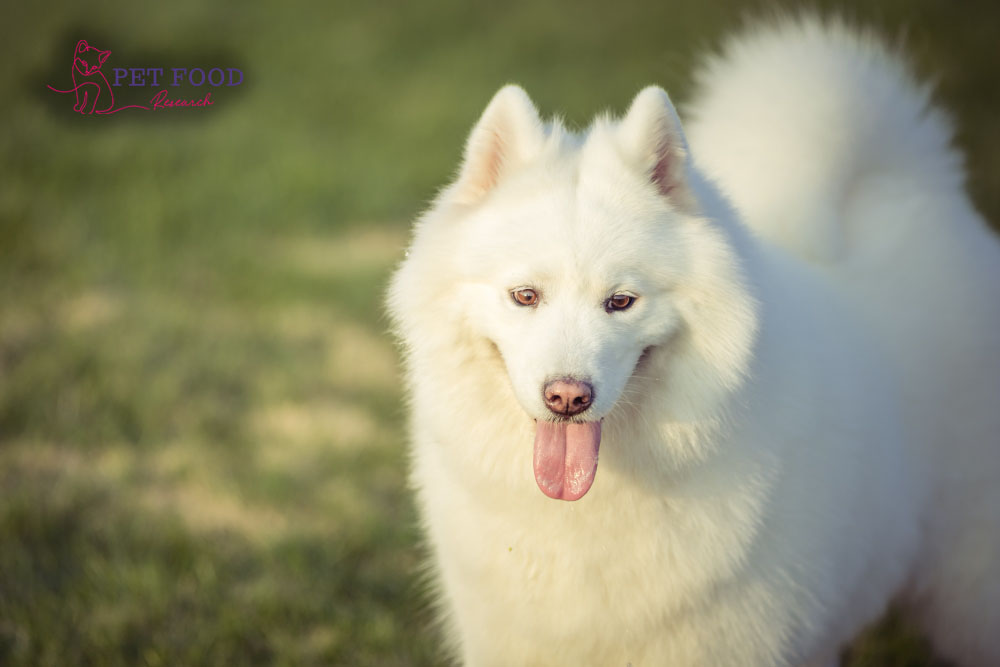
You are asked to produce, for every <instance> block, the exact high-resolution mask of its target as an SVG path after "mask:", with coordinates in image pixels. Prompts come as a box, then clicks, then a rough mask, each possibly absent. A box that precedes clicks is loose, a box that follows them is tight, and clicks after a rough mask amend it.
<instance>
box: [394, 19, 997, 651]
mask: <svg viewBox="0 0 1000 667" xmlns="http://www.w3.org/2000/svg"><path fill="white" fill-rule="evenodd" d="M700 84H701V85H700V93H699V94H698V95H697V97H696V100H695V103H694V104H693V106H692V109H691V115H690V119H691V122H690V126H689V128H688V129H689V134H688V136H689V137H690V142H689V140H688V139H687V138H685V134H684V133H683V132H682V129H681V125H680V123H679V121H678V117H677V115H676V113H675V111H674V108H673V106H672V105H671V103H670V100H669V99H668V97H667V95H666V94H665V93H664V92H663V91H662V90H660V89H659V88H655V87H650V88H647V89H645V90H643V91H642V92H641V93H639V95H638V96H637V97H636V98H635V100H634V101H633V103H632V105H631V108H630V109H629V110H628V112H627V114H626V115H625V116H624V118H622V119H621V120H619V121H616V120H611V119H608V118H598V119H597V120H596V121H594V123H593V125H592V126H591V127H590V129H589V130H588V131H587V132H586V133H585V134H582V135H576V134H572V133H570V132H568V131H567V130H565V129H564V128H563V127H562V126H561V125H560V124H559V123H558V122H553V123H544V122H542V121H541V120H540V119H539V117H538V114H537V112H536V110H535V108H534V106H533V105H532V103H531V101H530V100H529V99H528V97H527V95H526V94H525V93H524V91H522V90H521V89H520V88H517V87H515V86H508V87H506V88H504V89H502V90H501V91H500V92H499V93H497V95H496V97H495V98H494V99H493V101H492V102H491V103H490V104H489V106H488V107H487V109H486V111H485V113H484V114H483V116H482V118H481V120H480V121H479V123H478V124H477V125H476V127H475V128H474V129H473V131H472V134H471V136H470V137H469V141H468V145H467V147H466V153H465V160H464V163H463V166H462V169H461V172H460V174H459V176H458V178H457V180H456V181H455V182H454V183H453V184H452V185H450V186H449V187H447V188H446V189H445V190H444V191H443V192H442V193H441V194H440V196H439V197H438V199H437V200H436V202H435V203H434V205H433V207H432V208H431V210H430V211H429V212H427V213H426V214H425V215H424V216H423V217H422V218H421V219H420V221H419V222H418V223H417V225H416V229H415V232H414V238H413V242H412V245H411V247H410V251H409V253H408V257H407V259H406V260H405V261H404V262H403V263H402V266H401V267H400V268H399V270H398V271H397V272H396V274H395V276H394V279H393V282H392V286H391V290H390V296H389V304H390V305H389V307H390V311H391V314H392V317H393V320H394V323H395V326H396V331H397V332H398V335H399V337H400V338H401V339H402V342H403V345H404V348H405V354H406V368H407V378H408V382H409V391H410V402H411V407H412V419H411V427H412V436H413V457H412V481H413V484H414V486H415V488H416V492H417V495H418V503H419V507H420V510H421V512H422V517H423V520H424V523H425V528H426V533H427V536H428V539H429V543H430V547H431V550H432V556H433V558H432V572H433V575H434V579H435V583H436V585H437V591H436V592H437V596H438V599H439V602H440V609H441V618H442V619H443V621H444V624H445V634H446V636H447V638H448V639H449V640H450V644H451V649H452V651H453V655H454V656H455V657H456V658H457V659H460V660H461V661H462V662H463V663H465V664H469V665H620V666H622V667H624V666H625V665H627V664H632V665H635V666H636V667H639V666H647V665H712V666H719V665H768V666H770V665H800V664H817V665H833V664H837V660H838V653H839V650H840V648H841V647H842V645H843V644H844V643H845V642H848V641H849V640H850V639H851V638H852V637H853V636H854V635H855V634H856V633H857V632H858V631H859V630H860V629H861V628H862V627H864V626H865V625H866V624H868V623H870V622H872V621H874V620H876V619H877V618H878V617H879V615H880V614H882V613H883V612H884V611H885V609H886V607H887V605H888V604H889V602H890V601H892V600H899V601H900V602H901V603H903V604H904V605H906V606H907V607H908V608H909V609H911V610H913V612H914V615H915V618H916V619H917V620H918V621H919V622H920V623H922V627H923V628H925V629H926V630H927V632H928V633H929V634H930V635H931V637H932V639H933V640H934V641H935V643H936V646H937V650H938V651H939V652H940V653H941V654H942V655H944V656H946V657H949V658H951V659H953V660H956V661H958V662H960V663H961V664H965V665H998V664H1000V576H997V573H996V572H995V567H996V564H997V563H998V562H1000V244H998V243H997V240H996V237H995V236H994V235H993V234H992V233H991V232H990V231H989V230H988V229H986V228H985V226H984V225H983V223H982V221H981V219H980V218H979V216H978V215H977V214H976V213H975V211H974V210H973V209H972V207H971V205H970V203H969V201H968V198H967V197H966V195H965V194H964V192H963V184H962V171H961V166H960V163H961V160H960V158H959V156H958V155H956V153H955V152H954V151H953V150H952V149H951V148H950V147H949V142H950V131H949V127H948V123H947V122H946V121H945V119H944V118H943V117H942V116H941V115H940V114H939V113H938V112H936V111H933V110H930V109H929V108H928V95H927V92H926V91H925V90H924V89H923V88H922V87H920V86H918V85H917V84H915V83H914V81H913V80H912V79H911V77H910V75H909V74H908V73H907V72H906V70H905V69H904V67H903V66H902V65H901V64H900V63H899V62H898V61H897V60H896V59H895V58H893V57H891V55H890V54H889V53H887V51H886V50H885V49H884V48H883V47H881V46H880V45H879V44H878V43H877V42H876V41H874V40H873V39H871V38H870V37H867V36H863V35H858V34H856V33H853V32H851V31H849V30H848V29H846V28H844V27H843V26H841V25H839V24H824V23H822V22H821V21H818V20H815V19H803V20H797V21H786V22H784V23H781V24H779V25H778V26H776V27H770V28H759V29H757V30H756V31H753V32H751V33H749V34H747V35H745V36H743V37H742V38H740V39H738V40H736V41H733V42H731V43H730V44H729V45H728V47H727V48H725V49H724V50H723V53H722V55H721V56H718V57H716V58H715V59H712V60H710V62H709V63H708V64H707V66H706V67H705V68H704V69H703V71H702V72H701V76H700ZM689 144H690V147H689ZM598 451H600V466H598ZM568 500H572V501H575V502H563V501H568Z"/></svg>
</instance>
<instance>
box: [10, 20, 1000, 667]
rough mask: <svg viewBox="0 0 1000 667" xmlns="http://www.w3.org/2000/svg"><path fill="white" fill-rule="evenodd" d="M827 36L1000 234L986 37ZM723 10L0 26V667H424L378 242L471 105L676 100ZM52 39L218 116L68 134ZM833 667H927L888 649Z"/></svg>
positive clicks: (449, 162) (383, 244)
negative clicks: (924, 112) (859, 57)
mask: <svg viewBox="0 0 1000 667" xmlns="http://www.w3.org/2000/svg"><path fill="white" fill-rule="evenodd" d="M850 4H851V5H852V7H853V8H852V9H850V10H849V15H850V16H854V17H856V18H859V19H863V20H864V21H865V22H866V23H871V24H874V25H876V26H879V27H882V28H883V29H885V30H887V31H888V32H889V33H890V34H893V35H895V34H898V33H899V32H900V30H901V27H906V28H907V29H908V30H907V32H908V37H907V39H908V43H909V45H910V47H911V48H912V51H913V53H914V56H915V58H916V62H917V64H918V67H919V68H920V70H921V72H923V73H924V74H927V75H931V76H934V77H936V78H937V79H938V80H939V81H940V86H939V97H940V99H941V100H942V101H944V102H945V103H946V104H947V105H948V106H949V108H950V109H952V110H953V111H954V112H955V114H956V116H957V118H958V120H959V128H960V131H959V135H958V138H959V142H960V144H961V145H962V146H963V147H964V148H965V149H966V150H967V151H968V152H969V155H970V159H969V164H970V166H971V169H972V174H973V176H972V178H971V181H970V185H971V188H972V191H973V193H974V195H975V198H976V201H977V203H978V204H979V205H980V207H981V208H983V209H984V210H985V211H986V212H987V213H990V214H992V215H993V217H994V219H998V218H1000V215H997V214H998V213H1000V163H998V161H1000V127H998V126H997V124H996V123H995V122H993V119H994V118H995V117H996V115H997V113H998V108H1000V93H998V88H997V86H996V85H995V81H994V79H995V71H996V64H997V62H996V61H997V58H996V55H995V40H994V36H993V33H992V30H993V26H994V25H995V24H996V13H997V10H996V9H994V7H993V5H991V4H986V3H981V6H980V7H979V8H978V9H979V11H978V13H977V12H976V11H975V8H974V7H973V5H971V4H967V5H965V7H966V9H964V10H963V13H961V15H959V13H958V12H955V10H954V8H953V7H950V6H947V5H945V4H942V3H938V2H933V1H932V0H911V1H906V2H904V1H903V0H894V1H892V2H885V3H879V4H878V6H875V7H872V6H870V5H869V3H862V2H860V0H859V1H857V2H852V3H850ZM755 5H756V7H757V8H758V9H761V8H763V9H768V10H769V9H770V8H773V7H774V3H770V2H767V3H764V2H761V3H749V4H748V3H740V2H735V1H732V0H726V1H723V2H717V3H693V2H691V3H659V4H656V5H654V4H652V3H638V2H629V3H625V4H616V5H614V6H612V4H611V3H602V2H596V1H595V0H588V1H586V2H583V3H578V4H576V5H575V8H574V9H573V10H572V11H569V12H567V11H566V10H559V9H557V8H555V6H553V5H549V4H546V3H528V2H515V3H508V4H501V3H495V4H493V5H478V4H475V3H465V2H458V0H437V1H435V2H433V3H403V2H395V3H368V4H364V3H320V2H315V3H303V4H300V5H297V6H289V7H287V8H284V9H281V10H278V9H275V8H272V7H271V6H270V5H267V4H264V3H236V2H233V3H227V4H225V5H223V4H219V5H216V6H214V7H212V8H209V7H207V6H206V5H205V4H204V3H196V2H191V1H185V2H180V3H169V4H160V5H150V4H148V3H146V4H141V5H137V4H134V3H131V4H130V3H124V2H90V3H86V5H85V6H81V5H79V4H78V3H70V2H67V1H64V2H57V3H49V4H46V5H45V6H42V5H41V4H37V3H36V4H34V5H32V4H28V3H22V4H21V5H18V6H16V7H10V8H6V9H5V12H4V39H3V42H2V44H0V56H2V62H3V63H4V64H3V66H2V68H0V82H2V83H3V89H4V91H5V93H4V95H2V96H0V118H2V120H3V128H4V130H3V131H2V132H0V484H2V486H0V490H2V492H0V663H3V664H11V665H67V664H81V665H105V664H107V665H116V664H122V665H136V664H148V665H160V664H162V665H181V664H183V665H199V664H344V665H427V664H436V663H437V662H439V656H438V654H437V653H436V647H437V646H438V640H437V639H436V638H435V637H434V636H433V635H432V634H430V633H428V631H427V623H428V620H429V619H428V616H427V612H426V609H425V607H426V600H425V599H424V598H423V596H422V594H421V591H420V590H419V587H418V586H417V584H416V577H415V569H416V568H417V564H418V562H419V550H418V546H417V545H418V540H419V535H418V531H417V528H416V525H415V515H414V510H413V507H412V501H411V498H410V495H409V493H408V492H407V490H406V488H405V482H404V471H405V461H406V454H405V447H404V444H403V443H404V432H403V414H402V410H401V407H400V396H399V393H398V384H397V371H396V365H395V355H394V352H393V348H392V345H391V342H390V340H389V339H388V338H387V336H386V335H385V327H386V324H385V322H384V321H383V319H382V316H381V314H380V313H381V311H380V301H381V298H382V297H381V294H382V291H383V289H384V283H385V280H386V277H387V275H388V271H389V270H390V268H391V266H392V264H393V263H394V262H395V261H396V260H397V259H398V258H399V257H400V255H401V252H402V247H403V244H404V243H405V234H406V233H405V229H406V224H407V220H409V219H410V218H412V216H413V215H414V214H415V213H416V212H417V211H418V210H419V209H421V208H422V206H423V205H424V202H426V201H427V200H428V199H429V198H430V197H431V196H432V194H433V192H434V190H435V188H437V187H438V186H440V185H441V184H442V183H443V181H444V180H445V179H446V178H447V177H448V176H449V175H450V174H451V173H452V170H453V169H454V167H455V162H456V160H457V157H458V155H459V153H460V149H461V143H462V140H463V138H464V134H465V132H466V131H467V130H468V128H469V127H470V126H471V124H472V122H473V121H474V119H475V117H476V115H477V114H478V113H479V111H480V110H481V108H482V107H483V105H484V104H485V102H486V101H487V100H488V98H489V96H490V95H491V94H492V92H493V91H494V90H495V89H496V88H498V87H499V86H500V85H502V84H503V83H506V82H508V81H518V82H520V83H522V84H524V85H525V86H526V87H527V88H528V90H529V92H531V94H532V95H533V96H534V98H535V99H536V101H537V102H538V103H539V105H540V107H541V108H542V109H543V110H544V111H546V112H556V111H558V112H560V113H562V114H564V115H565V117H566V118H567V119H568V120H569V122H570V123H571V124H575V125H581V124H583V123H585V122H586V120H587V119H588V118H589V117H590V116H591V115H593V114H594V113H595V112H597V111H600V110H603V109H606V108H610V109H612V110H621V109H622V108H623V107H624V105H625V104H626V103H627V101H628V100H629V99H630V97H631V96H632V95H633V94H634V93H635V92H636V91H637V90H639V88H640V87H641V86H642V85H644V84H646V83H649V82H653V81H656V82H659V83H661V84H663V85H665V86H666V87H668V88H669V89H670V90H671V91H673V92H675V93H677V96H679V97H680V98H683V95H684V91H685V90H686V85H687V81H688V74H689V72H690V68H691V65H692V63H693V62H694V57H695V55H696V53H697V50H698V49H700V48H703V47H706V46H709V45H711V44H712V43H714V42H715V40H716V39H717V38H718V37H719V35H720V34H722V32H724V31H725V30H726V29H730V28H732V27H734V26H736V25H737V24H738V23H739V22H740V19H741V17H742V16H743V15H744V14H745V13H747V12H748V11H750V10H752V9H753V7H754V6H755ZM987 12H989V13H987ZM80 38H86V39H88V40H89V41H91V42H92V43H93V44H95V45H96V46H100V47H102V48H109V49H111V50H112V51H113V55H112V56H111V58H112V59H111V61H110V63H111V65H113V66H133V65H145V66H154V65H163V66H166V67H170V66H174V65H187V66H191V65H199V64H201V65H205V64H208V63H212V64H215V63H221V64H225V65H230V64H231V65H233V66H239V67H241V68H242V69H243V71H244V72H245V76H246V79H245V84H244V86H242V87H241V88H240V89H238V90H232V91H221V92H219V94H218V96H217V106H216V107H215V108H213V109H212V110H211V113H199V112H198V110H187V111H185V110H177V111H170V112H162V113H159V112H158V115H154V114H149V115H143V113H144V112H136V113H133V114H132V115H129V113H130V112H123V113H122V114H118V115H115V116H112V117H103V118H95V117H79V116H77V115H75V114H73V113H72V112H71V111H70V110H69V107H70V106H71V101H70V96H58V95H56V94H55V93H52V92H50V91H48V90H47V89H45V84H52V85H54V86H56V87H68V86H69V62H70V56H71V53H72V49H73V46H74V45H75V42H76V40H78V39H80ZM126 97H127V95H126V94H125V93H122V98H123V99H125V98H126ZM151 116H152V117H151ZM849 660H850V664H851V665H854V666H855V667H857V666H860V665H930V664H933V663H932V658H931V657H929V653H928V650H927V648H926V646H925V645H924V644H923V643H922V641H921V640H920V638H919V637H917V636H915V635H913V634H912V632H911V631H910V630H908V629H907V628H906V627H905V626H902V625H901V624H900V622H899V621H898V619H896V618H889V619H888V620H887V621H886V623H885V624H884V625H883V627H882V628H880V629H878V630H876V631H874V632H873V633H870V634H869V635H867V636H866V637H865V638H864V639H862V640H861V641H860V642H859V643H858V644H857V646H856V647H855V648H854V649H853V650H852V651H851V654H850V657H849Z"/></svg>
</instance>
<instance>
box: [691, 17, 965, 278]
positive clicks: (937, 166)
mask: <svg viewBox="0 0 1000 667" xmlns="http://www.w3.org/2000/svg"><path fill="white" fill-rule="evenodd" d="M696 81H697V84H698V85H697V86H696V89H697V92H696V94H695V96H694V99H693V101H692V103H691V104H690V105H689V106H688V109H687V111H688V114H687V116H688V118H689V119H690V120H689V124H688V125H689V126H688V131H689V136H690V138H691V144H692V149H693V152H694V157H695V158H696V160H697V161H698V163H699V164H700V165H701V166H702V167H703V168H705V169H706V171H707V172H708V173H709V174H710V175H713V176H714V177H715V178H717V179H718V180H719V182H720V184H721V185H722V187H723V189H724V190H725V191H726V192H727V194H728V195H729V196H730V197H731V198H732V199H733V201H734V203H735V204H736V206H737V208H739V209H740V210H741V212H742V213H743V215H744V217H745V219H746V222H747V223H748V224H749V225H750V226H752V227H753V228H755V229H756V230H757V231H758V232H759V233H760V234H762V235H763V236H764V237H766V238H768V239H769V240H771V241H773V242H774V243H776V244H777V245H779V246H782V247H785V248H786V249H788V250H790V251H792V252H793V253H795V254H797V255H798V256H800V257H801V258H803V259H806V260H807V261H812V262H819V263H829V262H835V261H837V260H838V259H841V258H843V257H844V256H845V254H849V253H851V252H853V250H854V248H855V246H854V244H855V243H856V242H857V241H859V240H860V241H862V242H863V241H865V240H866V238H867V237H868V236H869V235H870V234H875V235H880V234H884V233H890V232H889V230H885V229H855V227H856V226H857V225H859V224H861V223H859V222H858V221H857V220H856V218H857V217H858V210H857V206H856V205H857V204H858V202H859V201H861V200H863V199H864V198H865V196H866V194H867V188H869V186H872V185H874V186H875V187H878V186H879V185H885V186H886V187H895V188H913V189H916V190H924V191H926V189H927V188H930V189H932V190H935V191H942V189H943V190H950V191H952V192H961V187H962V181H963V177H962V169H961V164H960V160H959V158H958V156H957V154H956V153H954V152H953V151H952V150H951V149H950V147H949V146H950V142H951V128H950V124H949V122H948V120H947V119H946V118H945V117H944V115H943V114H941V113H940V112H939V111H937V110H935V109H933V108H931V106H930V94H929V89H928V87H927V86H925V85H920V84H918V83H917V82H916V81H915V79H914V78H913V76H912V75H911V74H910V72H909V71H908V70H907V68H906V67H905V66H904V64H903V62H902V60H901V59H900V58H898V57H896V56H895V54H893V53H892V52H891V51H890V50H889V49H887V48H886V47H885V46H884V44H883V43H882V42H880V41H879V40H878V39H876V38H875V36H874V35H871V34H868V33H864V32H860V31H856V30H852V29H850V28H848V27H847V26H846V25H845V24H844V23H842V22H840V21H836V20H832V21H825V20H822V19H819V18H816V17H812V16H806V17H800V18H786V19H782V20H779V21H778V22H777V23H774V24H771V25H763V26H757V27H753V28H751V29H750V30H748V31H746V32H745V33H744V34H742V35H741V36H739V37H737V38H736V39H734V40H731V41H729V42H728V43H726V44H725V45H724V46H723V48H722V50H721V52H720V53H718V54H717V55H715V56H713V57H711V58H710V59H709V60H708V62H707V63H706V64H705V65H704V66H703V67H702V68H701V70H700V72H699V73H698V75H697V77H696ZM890 181H892V183H891V184H890Z"/></svg>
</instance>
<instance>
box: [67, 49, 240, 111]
mask: <svg viewBox="0 0 1000 667" xmlns="http://www.w3.org/2000/svg"><path fill="white" fill-rule="evenodd" d="M110 55H111V51H102V50H101V49H99V48H97V47H95V46H91V45H90V44H87V40H85V39H81V40H80V41H79V42H77V44H76V50H75V51H74V52H73V66H72V67H71V68H70V72H71V73H72V75H73V87H72V88H70V89H69V90H59V89H58V88H54V87H52V86H49V89H50V90H54V91H55V92H57V93H73V94H74V95H75V96H76V104H74V105H73V111H76V112H77V113H81V114H109V113H117V112H119V111H122V110H123V109H145V110H146V111H150V110H158V109H184V108H188V109H207V108H210V107H212V106H214V105H215V100H213V99H212V93H213V92H216V91H218V90H220V89H223V90H224V89H230V88H232V87H235V86H239V85H240V84H242V83H243V70H241V69H238V68H236V67H225V68H223V67H219V66H216V67H191V68H188V67H166V68H165V67H115V68H113V69H114V71H113V72H112V73H110V76H111V78H112V79H113V80H114V83H109V81H108V77H107V76H105V73H104V72H102V71H101V68H102V67H103V66H104V63H105V62H107V60H108V56H110ZM158 86H159V87H161V88H160V90H158V91H156V92H155V93H152V97H150V98H148V99H149V106H144V105H141V104H129V105H126V106H121V107H117V108H116V107H115V94H114V92H113V91H114V89H115V88H119V87H125V88H127V89H129V90H131V89H133V88H138V89H140V90H139V91H136V92H139V93H141V89H143V88H147V87H151V88H156V87H158ZM164 86H170V87H171V88H174V89H175V90H176V89H178V88H179V89H181V90H182V91H191V90H194V91H198V92H197V98H196V99H191V98H189V99H178V98H173V97H171V96H170V94H169V93H168V92H167V88H166V87H164ZM147 92H151V91H147Z"/></svg>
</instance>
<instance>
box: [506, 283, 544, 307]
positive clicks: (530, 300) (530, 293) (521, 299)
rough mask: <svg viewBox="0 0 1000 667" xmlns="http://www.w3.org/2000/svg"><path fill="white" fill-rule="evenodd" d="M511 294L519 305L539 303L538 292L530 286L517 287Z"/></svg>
mask: <svg viewBox="0 0 1000 667" xmlns="http://www.w3.org/2000/svg"><path fill="white" fill-rule="evenodd" d="M510 296H511V298H513V299H514V303H516V304H517V305H519V306H534V305H535V304H537V303H538V292H536V291H535V290H533V289H531V288H530V287H522V288H521V289H516V290H514V291H513V292H511V293H510Z"/></svg>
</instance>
